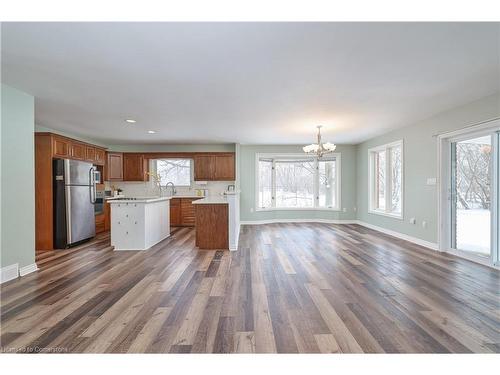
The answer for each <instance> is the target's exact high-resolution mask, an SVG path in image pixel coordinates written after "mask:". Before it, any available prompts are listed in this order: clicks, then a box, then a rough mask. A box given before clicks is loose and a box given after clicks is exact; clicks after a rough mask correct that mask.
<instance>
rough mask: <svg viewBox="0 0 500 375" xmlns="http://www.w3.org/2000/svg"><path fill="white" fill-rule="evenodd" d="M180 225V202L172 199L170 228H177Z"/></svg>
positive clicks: (177, 199) (178, 199)
mask: <svg viewBox="0 0 500 375" xmlns="http://www.w3.org/2000/svg"><path fill="white" fill-rule="evenodd" d="M180 225H181V200H180V198H174V199H171V200H170V226H171V227H179V226H180Z"/></svg>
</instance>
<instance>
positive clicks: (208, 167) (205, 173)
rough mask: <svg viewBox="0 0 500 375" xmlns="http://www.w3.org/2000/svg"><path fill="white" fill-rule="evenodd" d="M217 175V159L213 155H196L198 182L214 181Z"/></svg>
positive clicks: (195, 170) (195, 164)
mask: <svg viewBox="0 0 500 375" xmlns="http://www.w3.org/2000/svg"><path fill="white" fill-rule="evenodd" d="M214 173H215V157H214V156H213V155H196V156H195V157H194V179H195V180H196V181H208V180H212V179H213V176H214Z"/></svg>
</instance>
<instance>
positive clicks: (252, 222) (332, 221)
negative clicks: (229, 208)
mask: <svg viewBox="0 0 500 375" xmlns="http://www.w3.org/2000/svg"><path fill="white" fill-rule="evenodd" d="M278 223H325V224H357V221H356V220H341V219H340V220H339V219H269V220H248V221H242V222H241V225H260V224H278Z"/></svg>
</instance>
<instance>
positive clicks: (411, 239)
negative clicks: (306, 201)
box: [241, 219, 439, 250]
mask: <svg viewBox="0 0 500 375" xmlns="http://www.w3.org/2000/svg"><path fill="white" fill-rule="evenodd" d="M276 223H326V224H359V225H361V226H364V227H366V228H370V229H373V230H376V231H378V232H381V233H385V234H388V235H390V236H393V237H396V238H399V239H402V240H405V241H408V242H412V243H414V244H417V245H420V246H424V247H427V248H429V249H432V250H438V249H439V247H438V244H437V243H433V242H429V241H425V240H422V239H420V238H417V237H412V236H408V235H406V234H403V233H399V232H396V231H393V230H389V229H385V228H382V227H378V226H376V225H372V224H368V223H365V222H363V221H360V220H335V219H269V220H251V221H242V222H241V224H242V225H260V224H276Z"/></svg>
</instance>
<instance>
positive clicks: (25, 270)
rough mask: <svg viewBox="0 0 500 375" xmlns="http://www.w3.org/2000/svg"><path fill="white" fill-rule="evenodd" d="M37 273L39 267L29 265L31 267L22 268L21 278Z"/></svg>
mask: <svg viewBox="0 0 500 375" xmlns="http://www.w3.org/2000/svg"><path fill="white" fill-rule="evenodd" d="M35 271H38V267H37V265H36V263H33V264H29V265H27V266H24V267H21V268H20V269H19V276H26V275H27V274H29V273H32V272H35Z"/></svg>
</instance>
